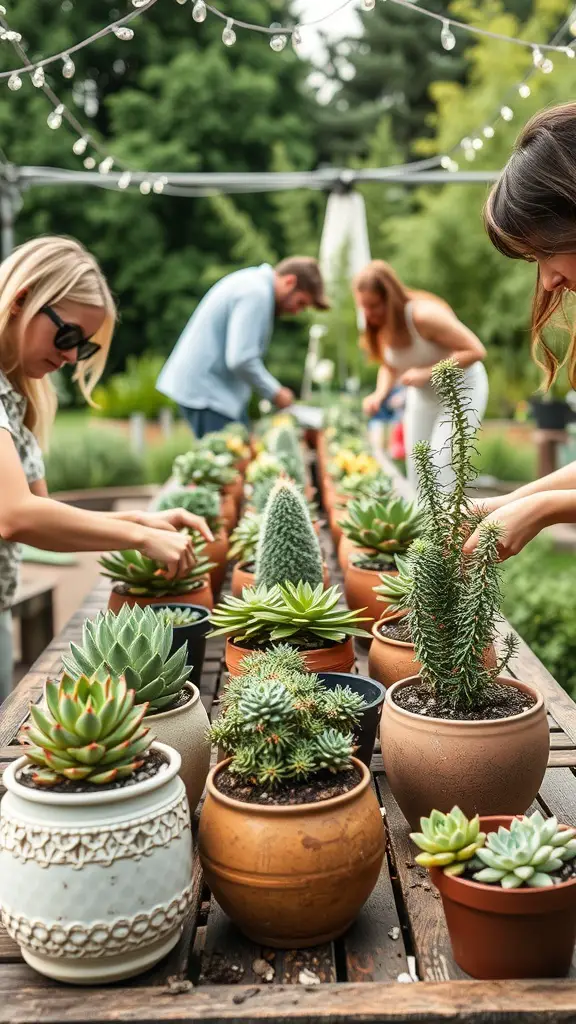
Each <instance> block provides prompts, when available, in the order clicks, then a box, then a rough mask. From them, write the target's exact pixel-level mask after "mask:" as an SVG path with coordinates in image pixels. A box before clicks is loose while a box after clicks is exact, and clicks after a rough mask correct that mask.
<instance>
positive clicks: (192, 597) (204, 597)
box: [108, 576, 214, 615]
mask: <svg viewBox="0 0 576 1024" xmlns="http://www.w3.org/2000/svg"><path fill="white" fill-rule="evenodd" d="M171 601H172V602H175V603H178V604H199V605H201V606H202V607H203V608H209V609H210V611H212V609H213V607H214V596H213V594H212V584H211V582H210V579H209V577H208V576H207V577H206V578H205V579H203V580H202V586H201V587H197V588H196V589H195V590H189V591H188V592H187V593H186V594H177V595H176V594H175V595H172V594H169V595H166V594H164V596H163V597H143V596H142V595H140V594H138V595H136V594H123V593H122V592H119V591H118V590H117V589H116V588H115V587H112V590H111V591H110V597H109V599H108V611H110V612H114V613H115V614H116V615H117V614H118V612H119V611H120V609H121V607H122V605H124V604H127V605H129V606H130V608H133V607H134V605H135V604H137V605H140V607H141V608H143V607H144V606H145V605H147V604H168V603H170V602H171Z"/></svg>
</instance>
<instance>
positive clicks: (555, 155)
mask: <svg viewBox="0 0 576 1024" xmlns="http://www.w3.org/2000/svg"><path fill="white" fill-rule="evenodd" d="M484 223H485V225H486V230H487V232H488V237H489V238H490V241H491V242H492V244H493V245H494V246H495V247H496V248H497V249H498V250H499V251H500V252H501V253H504V255H505V256H509V257H511V259H524V260H530V261H533V260H535V259H536V258H537V257H546V256H547V257H551V256H558V255H559V254H561V253H576V103H565V104H562V106H559V107H553V108H552V109H551V110H542V111H540V113H539V114H536V115H535V117H533V118H532V119H531V120H530V121H529V122H528V124H527V125H526V127H525V128H524V129H523V131H522V132H521V134H520V136H519V137H518V139H517V141H516V145H515V147H514V152H513V154H512V156H511V157H510V160H509V161H508V163H507V165H506V167H505V168H504V170H503V172H502V174H501V176H500V178H499V180H498V181H497V183H496V185H495V186H494V188H493V189H492V192H491V193H490V196H489V199H488V202H487V204H486V207H485V210H484ZM563 299H564V293H563V292H562V291H555V292H547V291H546V289H545V288H544V287H543V285H542V281H541V279H540V274H538V279H537V282H536V291H535V294H534V302H533V306H532V356H533V358H534V361H535V362H536V363H537V365H538V366H540V368H541V369H542V370H544V372H545V374H546V387H550V385H551V384H552V383H553V381H554V379H555V377H556V374H557V372H558V369H559V367H560V366H562V365H564V363H566V365H567V370H568V378H569V380H570V383H571V385H572V387H576V331H573V333H572V337H571V340H570V344H569V346H568V349H567V352H566V355H565V356H564V358H563V359H560V358H559V357H558V355H557V353H556V352H555V351H554V349H553V348H552V347H551V346H550V344H549V343H548V342H547V341H546V340H545V338H544V336H543V333H542V332H543V330H544V328H545V326H546V324H548V323H550V321H551V319H552V318H553V316H554V314H555V313H556V312H558V311H562V313H563V314H564V318H565V322H566V323H568V317H567V316H566V313H565V310H564V307H563Z"/></svg>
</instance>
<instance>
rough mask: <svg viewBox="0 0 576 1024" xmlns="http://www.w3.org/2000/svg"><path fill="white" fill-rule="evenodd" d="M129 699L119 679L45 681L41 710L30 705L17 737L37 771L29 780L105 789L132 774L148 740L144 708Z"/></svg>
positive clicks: (129, 692) (150, 737) (145, 710)
mask: <svg viewBox="0 0 576 1024" xmlns="http://www.w3.org/2000/svg"><path fill="white" fill-rule="evenodd" d="M134 699H135V693H134V691H133V690H129V689H128V687H127V686H126V682H125V681H124V679H116V680H115V679H110V678H107V679H104V680H102V679H87V678H86V677H85V676H81V677H80V678H79V679H72V678H71V677H70V676H68V675H65V676H63V678H62V680H61V681H60V682H57V681H55V680H49V681H48V682H47V683H46V686H45V688H44V701H45V707H40V706H38V705H36V704H32V705H31V707H30V718H31V722H30V723H26V725H24V726H23V727H22V729H21V730H20V734H19V737H18V738H19V741H20V743H21V744H22V745H23V747H24V753H25V755H26V757H27V759H28V761H29V762H30V764H33V765H37V766H38V768H39V770H38V771H37V772H35V773H34V775H33V781H34V782H35V783H36V784H37V785H39V786H55V785H56V784H57V783H60V782H63V781H64V780H65V779H69V780H70V781H73V782H74V781H75V782H81V781H87V782H91V783H93V784H94V785H106V784H107V783H110V782H114V781H115V780H116V779H123V778H125V777H126V776H129V775H132V774H133V773H134V772H135V771H137V769H138V768H140V766H141V765H142V755H143V754H145V753H146V751H147V750H148V748H149V746H150V744H151V742H152V740H153V738H154V737H153V736H152V734H151V732H150V730H149V728H148V727H147V726H145V725H143V719H144V716H145V714H146V712H147V710H148V704H140V705H138V706H136V707H135V706H134Z"/></svg>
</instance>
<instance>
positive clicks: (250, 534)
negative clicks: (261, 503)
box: [228, 512, 261, 562]
mask: <svg viewBox="0 0 576 1024" xmlns="http://www.w3.org/2000/svg"><path fill="white" fill-rule="evenodd" d="M260 523H261V517H260V516H259V515H256V514H255V513H254V512H247V513H246V514H245V515H244V516H242V519H241V520H240V522H239V523H238V526H237V527H236V529H235V530H233V531H232V533H231V534H230V548H229V550H228V558H229V559H230V561H235V560H237V561H239V562H253V561H254V559H255V558H256V548H257V546H258V536H259V534H260Z"/></svg>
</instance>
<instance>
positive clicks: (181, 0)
mask: <svg viewBox="0 0 576 1024" xmlns="http://www.w3.org/2000/svg"><path fill="white" fill-rule="evenodd" d="M176 3H177V4H180V6H181V7H184V4H186V3H188V0H176Z"/></svg>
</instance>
